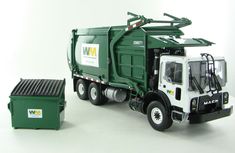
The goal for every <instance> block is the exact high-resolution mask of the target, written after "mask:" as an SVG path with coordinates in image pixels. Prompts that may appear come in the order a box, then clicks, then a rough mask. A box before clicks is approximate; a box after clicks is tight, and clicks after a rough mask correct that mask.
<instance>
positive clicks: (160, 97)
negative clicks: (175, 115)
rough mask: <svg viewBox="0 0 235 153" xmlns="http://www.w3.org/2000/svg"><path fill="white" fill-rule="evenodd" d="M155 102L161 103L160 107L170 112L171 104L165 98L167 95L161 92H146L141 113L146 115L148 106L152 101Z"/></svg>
mask: <svg viewBox="0 0 235 153" xmlns="http://www.w3.org/2000/svg"><path fill="white" fill-rule="evenodd" d="M154 100H157V101H159V102H160V103H162V105H163V106H164V107H165V108H167V109H168V110H170V108H171V103H170V100H169V98H168V97H167V95H166V94H165V93H164V92H162V91H157V92H148V93H147V94H146V95H145V96H144V105H143V111H144V114H146V113H147V108H148V105H149V104H150V103H151V102H152V101H154Z"/></svg>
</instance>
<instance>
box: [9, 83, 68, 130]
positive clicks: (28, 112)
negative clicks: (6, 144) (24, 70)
mask: <svg viewBox="0 0 235 153" xmlns="http://www.w3.org/2000/svg"><path fill="white" fill-rule="evenodd" d="M64 90H65V80H49V79H21V80H20V82H19V83H18V84H17V85H16V87H15V88H14V89H13V91H12V92H11V95H10V102H9V103H8V109H9V110H10V112H11V120H12V127H14V128H33V129H59V128H60V126H61V123H62V122H63V120H64V110H65V105H66V102H65V96H64Z"/></svg>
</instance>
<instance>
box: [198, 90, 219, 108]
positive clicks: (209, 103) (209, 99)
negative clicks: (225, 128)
mask: <svg viewBox="0 0 235 153" xmlns="http://www.w3.org/2000/svg"><path fill="white" fill-rule="evenodd" d="M221 108H222V94H221V93H217V94H214V95H212V96H209V95H205V96H201V97H199V104H198V111H199V112H213V111H215V110H218V109H221Z"/></svg>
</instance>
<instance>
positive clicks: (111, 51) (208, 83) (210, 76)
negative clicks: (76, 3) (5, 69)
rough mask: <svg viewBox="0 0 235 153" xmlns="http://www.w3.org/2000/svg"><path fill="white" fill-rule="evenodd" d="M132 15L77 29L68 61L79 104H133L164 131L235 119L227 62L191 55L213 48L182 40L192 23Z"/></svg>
mask: <svg viewBox="0 0 235 153" xmlns="http://www.w3.org/2000/svg"><path fill="white" fill-rule="evenodd" d="M128 15H131V16H132V17H131V18H130V19H128V20H127V25H123V26H109V27H98V28H87V29H79V28H78V29H74V30H72V38H71V47H69V49H68V54H67V58H68V63H69V67H70V70H71V72H72V78H73V87H74V91H76V92H77V94H78V97H79V98H80V99H82V100H86V99H89V100H90V102H91V103H92V104H94V105H103V104H105V103H106V102H107V100H111V101H116V102H124V101H128V102H129V106H130V108H131V109H132V110H135V111H139V112H141V113H143V114H147V118H148V121H149V123H150V125H151V126H152V127H153V128H154V129H156V130H159V131H163V130H165V129H167V128H169V127H171V125H172V123H173V121H176V122H178V123H181V122H183V121H186V120H189V123H191V124H193V123H202V122H207V121H211V120H215V119H219V118H223V117H226V116H229V115H231V113H232V109H233V107H232V106H228V101H229V93H228V92H227V91H226V89H225V87H226V82H227V73H226V61H225V59H224V58H222V57H213V56H212V55H210V54H207V53H203V54H200V55H199V56H198V58H195V57H194V58H193V57H188V56H187V55H186V51H185V48H188V47H207V46H211V45H212V44H213V43H212V42H210V41H207V40H205V39H202V38H187V39H186V38H182V36H183V32H182V31H181V28H182V27H185V26H188V25H190V24H191V21H190V20H189V19H187V18H177V17H175V16H172V15H169V14H164V15H165V16H168V17H169V18H171V20H153V19H149V18H146V17H144V16H143V15H136V14H134V13H130V12H128ZM152 23H154V24H152ZM198 49H201V48H198Z"/></svg>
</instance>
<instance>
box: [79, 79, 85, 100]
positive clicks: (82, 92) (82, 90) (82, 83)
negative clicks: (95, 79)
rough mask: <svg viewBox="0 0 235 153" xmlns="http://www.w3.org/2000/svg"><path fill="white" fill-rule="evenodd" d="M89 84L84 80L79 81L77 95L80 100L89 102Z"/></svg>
mask: <svg viewBox="0 0 235 153" xmlns="http://www.w3.org/2000/svg"><path fill="white" fill-rule="evenodd" d="M87 93H88V83H87V82H86V81H85V80H83V79H79V80H78V81H77V95H78V97H79V98H80V99H82V100H87V99H88V94H87Z"/></svg>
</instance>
